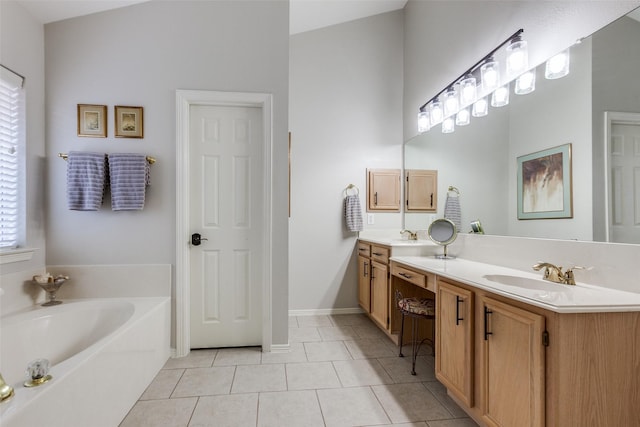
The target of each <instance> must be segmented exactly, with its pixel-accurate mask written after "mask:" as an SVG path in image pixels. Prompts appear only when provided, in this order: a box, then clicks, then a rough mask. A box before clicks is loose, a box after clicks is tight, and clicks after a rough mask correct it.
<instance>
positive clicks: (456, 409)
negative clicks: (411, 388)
mask: <svg viewBox="0 0 640 427" xmlns="http://www.w3.org/2000/svg"><path fill="white" fill-rule="evenodd" d="M422 384H423V385H424V386H425V387H427V389H429V391H430V392H431V393H433V395H434V396H435V397H436V399H438V401H439V402H440V403H442V405H443V406H444V407H445V408H447V410H448V411H449V412H451V414H452V415H453V417H454V418H465V417H467V413H466V412H464V411H463V410H462V408H460V406H458V404H457V403H456V402H454V401H453V399H452V398H450V397H449V395H448V394H447V389H446V387H445V386H443V385H442V384H441V383H440V382H438V381H436V380H435V379H434V381H428V382H424V383H422Z"/></svg>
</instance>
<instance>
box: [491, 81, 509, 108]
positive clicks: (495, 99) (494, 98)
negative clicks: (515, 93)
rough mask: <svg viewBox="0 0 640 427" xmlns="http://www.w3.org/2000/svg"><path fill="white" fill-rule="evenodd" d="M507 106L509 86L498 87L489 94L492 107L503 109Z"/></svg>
mask: <svg viewBox="0 0 640 427" xmlns="http://www.w3.org/2000/svg"><path fill="white" fill-rule="evenodd" d="M507 104H509V85H506V86H500V87H499V88H498V89H496V90H495V91H494V92H493V93H492V94H491V106H492V107H504V106H505V105H507Z"/></svg>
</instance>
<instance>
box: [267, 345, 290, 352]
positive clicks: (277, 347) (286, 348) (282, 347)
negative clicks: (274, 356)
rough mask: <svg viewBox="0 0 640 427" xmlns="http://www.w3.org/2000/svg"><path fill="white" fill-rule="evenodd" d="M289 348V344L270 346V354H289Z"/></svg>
mask: <svg viewBox="0 0 640 427" xmlns="http://www.w3.org/2000/svg"><path fill="white" fill-rule="evenodd" d="M289 352H291V346H290V345H289V344H271V353H289Z"/></svg>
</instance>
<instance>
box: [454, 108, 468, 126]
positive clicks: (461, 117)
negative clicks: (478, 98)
mask: <svg viewBox="0 0 640 427" xmlns="http://www.w3.org/2000/svg"><path fill="white" fill-rule="evenodd" d="M469 123H471V114H470V113H469V107H465V108H463V109H462V110H460V111H458V114H456V126H466V125H468V124H469Z"/></svg>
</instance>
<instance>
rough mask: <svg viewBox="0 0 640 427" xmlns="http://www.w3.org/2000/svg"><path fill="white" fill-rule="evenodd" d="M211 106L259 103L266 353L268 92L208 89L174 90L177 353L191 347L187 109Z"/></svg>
mask: <svg viewBox="0 0 640 427" xmlns="http://www.w3.org/2000/svg"><path fill="white" fill-rule="evenodd" d="M192 105H210V106H223V107H258V108H261V112H262V126H263V140H262V144H263V149H262V150H263V151H262V154H263V183H264V184H263V203H264V205H263V206H264V212H265V214H264V218H263V223H262V227H263V271H262V273H263V274H262V276H263V278H264V280H263V283H262V351H271V343H272V314H271V300H272V274H271V264H272V262H271V260H272V252H271V247H272V244H271V240H272V237H271V236H272V235H273V224H272V221H271V217H272V207H273V202H272V200H273V196H272V194H273V191H272V187H273V168H272V152H273V95H271V94H268V93H248V92H220V91H208V90H176V159H175V160H176V236H175V238H176V289H175V298H176V300H175V304H176V305H175V313H176V314H175V321H176V329H175V331H176V332H175V333H176V357H182V356H186V355H188V354H189V352H190V351H191V335H190V333H191V324H190V315H191V306H190V286H189V284H190V267H189V266H190V262H191V258H190V256H191V254H190V246H189V227H188V225H189V218H190V216H189V214H190V188H189V160H190V159H189V148H190V137H189V126H190V120H191V117H190V107H191V106H192Z"/></svg>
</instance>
